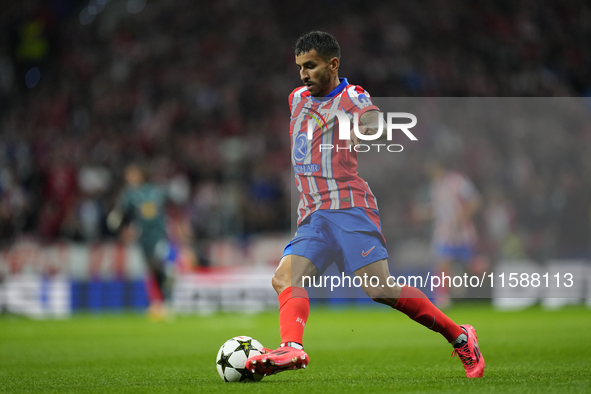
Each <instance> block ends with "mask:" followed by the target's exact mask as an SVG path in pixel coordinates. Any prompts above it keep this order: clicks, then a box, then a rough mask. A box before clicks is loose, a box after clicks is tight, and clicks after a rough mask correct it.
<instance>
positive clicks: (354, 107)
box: [343, 85, 380, 116]
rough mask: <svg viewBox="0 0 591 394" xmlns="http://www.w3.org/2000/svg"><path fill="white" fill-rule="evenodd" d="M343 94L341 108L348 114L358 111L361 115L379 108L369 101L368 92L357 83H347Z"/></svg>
mask: <svg viewBox="0 0 591 394" xmlns="http://www.w3.org/2000/svg"><path fill="white" fill-rule="evenodd" d="M344 96H345V101H344V102H343V109H344V110H345V111H346V112H348V113H350V114H354V113H358V114H359V116H361V114H363V113H365V112H367V111H379V110H380V109H379V108H378V107H377V106H376V105H374V104H373V102H372V101H371V96H370V95H369V93H368V92H367V91H366V90H365V89H363V88H362V87H361V86H359V85H349V86H348V87H347V93H346V95H344Z"/></svg>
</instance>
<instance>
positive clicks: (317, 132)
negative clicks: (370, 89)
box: [289, 78, 378, 225]
mask: <svg viewBox="0 0 591 394" xmlns="http://www.w3.org/2000/svg"><path fill="white" fill-rule="evenodd" d="M340 80H341V83H340V84H339V85H338V86H337V87H336V88H335V89H334V90H333V91H332V92H331V93H330V94H329V95H327V96H326V97H320V98H316V97H312V96H311V95H310V92H309V91H308V89H307V88H306V87H305V86H302V87H299V88H297V89H295V90H294V91H293V92H292V93H291V94H290V95H289V106H290V109H291V122H290V131H289V133H290V137H291V160H292V164H293V168H294V172H295V182H296V186H297V188H298V190H299V192H300V202H299V205H298V225H299V224H300V223H301V222H302V220H304V219H305V218H306V217H308V216H309V215H310V214H311V213H313V212H315V211H317V210H320V209H346V208H353V207H360V208H366V209H377V201H376V198H375V196H374V195H373V193H372V192H371V190H370V188H369V185H368V184H367V182H365V181H364V180H363V179H362V178H361V177H359V176H358V175H357V152H356V151H355V150H354V149H353V147H347V141H346V140H340V139H339V122H338V119H337V116H335V115H329V114H326V113H323V112H322V111H323V110H325V109H331V110H340V111H343V112H345V113H346V114H347V115H348V116H349V119H351V120H352V119H353V116H354V114H355V113H358V114H359V117H361V114H363V113H364V112H367V111H369V110H378V107H376V106H375V105H373V104H372V102H371V98H370V96H369V93H367V92H366V91H365V90H364V89H363V88H362V87H361V86H357V85H350V84H349V82H348V81H347V79H346V78H341V79H340ZM321 117H322V118H321ZM308 120H312V122H311V123H313V125H314V131H313V137H312V139H311V140H309V139H308V136H307V131H308V123H309V122H308ZM351 127H352V126H351ZM321 144H322V146H323V149H322V150H321V149H320V148H321ZM330 146H332V148H330V149H329V148H328V147H330ZM325 148H326V149H325Z"/></svg>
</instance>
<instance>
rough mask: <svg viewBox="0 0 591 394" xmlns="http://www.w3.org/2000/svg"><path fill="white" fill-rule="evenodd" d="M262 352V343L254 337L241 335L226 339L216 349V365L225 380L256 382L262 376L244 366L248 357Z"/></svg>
mask: <svg viewBox="0 0 591 394" xmlns="http://www.w3.org/2000/svg"><path fill="white" fill-rule="evenodd" d="M262 353H263V345H261V343H260V342H259V341H257V340H256V339H253V338H251V337H246V336H241V337H234V338H232V339H228V340H227V341H226V342H225V343H224V344H223V345H222V347H221V348H220V350H219V351H218V355H217V357H216V366H217V368H218V373H219V374H220V377H221V378H222V379H223V380H224V381H225V382H258V381H260V380H261V379H262V378H263V376H262V375H257V374H253V373H252V372H250V371H247V370H246V368H245V365H246V360H247V359H248V358H249V357H252V356H257V355H259V354H262Z"/></svg>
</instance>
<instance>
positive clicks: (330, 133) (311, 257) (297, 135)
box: [246, 31, 484, 377]
mask: <svg viewBox="0 0 591 394" xmlns="http://www.w3.org/2000/svg"><path fill="white" fill-rule="evenodd" d="M295 62H296V65H297V66H298V68H299V70H300V78H301V80H302V82H303V83H304V86H302V87H299V88H297V89H295V90H294V91H293V92H292V93H291V94H290V96H289V106H290V109H291V123H290V136H291V147H292V162H293V164H294V171H295V181H296V185H297V187H298V189H299V191H300V202H299V207H298V229H297V232H296V234H295V236H294V238H293V239H292V240H291V242H290V243H289V244H288V245H287V246H286V248H285V251H284V253H283V256H282V258H281V260H280V262H279V266H278V268H277V270H276V271H275V275H274V276H273V287H274V289H275V291H276V292H277V294H278V296H279V326H280V327H279V328H280V334H281V346H280V347H279V348H278V349H276V350H273V351H271V350H269V349H266V351H267V352H266V353H265V354H262V355H259V356H255V357H251V358H249V359H248V360H247V362H246V368H247V369H248V370H250V371H251V372H254V373H258V374H262V375H271V374H275V373H277V372H281V371H285V370H291V369H299V368H305V367H306V365H307V364H308V362H309V357H308V355H307V354H306V353H305V352H304V349H303V345H302V344H303V333H304V327H305V326H306V322H307V320H308V314H309V310H310V302H309V299H308V294H307V291H306V290H305V289H304V288H303V283H302V277H303V276H313V275H316V274H318V273H322V272H323V271H324V270H325V269H326V268H327V267H328V266H329V265H331V264H332V263H333V262H336V264H337V266H338V267H339V269H341V270H342V271H343V272H344V273H345V274H351V273H354V274H355V275H357V276H361V277H363V276H364V275H367V276H369V277H372V276H376V277H378V278H379V279H380V283H387V278H388V276H389V275H390V273H389V270H388V262H387V258H388V253H387V251H386V244H385V241H384V237H383V235H382V233H381V224H380V218H379V215H378V208H377V204H376V199H375V197H374V195H373V194H372V192H371V190H370V189H369V186H368V185H367V183H366V182H365V181H364V180H363V179H361V178H360V177H359V176H358V175H357V171H356V170H357V153H356V151H355V150H354V149H347V147H348V146H349V143H348V141H344V140H340V139H339V138H338V134H339V133H338V130H339V128H338V122H337V119H336V118H337V117H336V116H332V117H331V116H328V117H327V120H328V122H327V123H326V124H327V125H332V127H329V128H328V130H327V129H326V128H327V127H326V126H325V125H324V124H323V122H322V119H318V118H317V119H316V120H317V121H318V122H317V123H319V124H318V125H317V126H316V128H315V129H314V130H313V138H312V140H308V139H307V137H306V134H307V129H308V127H309V126H308V125H311V124H312V122H308V120H309V119H312V118H313V117H312V115H311V114H317V115H316V116H318V114H320V115H321V116H322V112H323V110H326V109H333V110H334V109H338V110H342V111H345V112H347V113H348V114H351V116H354V114H357V115H358V116H359V123H360V126H359V131H360V132H361V133H363V134H375V133H376V132H377V127H376V124H377V119H378V117H379V116H381V113H380V112H379V110H378V108H377V107H376V106H374V105H372V104H371V99H370V97H369V94H368V93H367V92H366V91H365V90H363V88H361V87H360V86H356V85H351V84H349V82H348V81H347V79H345V78H339V76H338V70H339V64H340V48H339V44H338V42H337V41H336V40H335V38H334V37H333V36H331V35H330V34H328V33H325V32H320V31H312V32H310V33H307V34H305V35H303V36H302V37H300V38H299V39H298V40H297V42H296V45H295ZM325 113H326V112H325ZM352 140H353V143H355V142H356V141H355V140H354V138H352ZM321 144H326V145H324V146H329V145H333V146H335V147H336V146H339V147H340V148H341V149H340V150H339V151H337V150H336V149H324V150H322V151H321V150H320V145H321ZM364 285H365V284H364ZM363 290H364V291H365V293H366V294H367V295H368V296H369V297H371V298H372V299H373V300H374V301H376V302H379V303H383V304H386V305H388V306H390V307H392V308H394V309H397V310H399V311H401V312H403V313H405V314H406V315H408V316H409V317H410V318H411V319H413V320H414V321H416V322H417V323H419V324H421V325H423V326H425V327H427V328H428V329H430V330H433V331H435V332H438V333H440V334H441V335H443V337H444V338H445V339H446V340H447V341H448V342H449V343H450V344H451V345H452V346H453V348H454V351H453V353H452V355H456V354H457V355H458V356H459V358H460V360H461V361H462V363H463V365H464V368H465V370H466V375H467V376H468V377H482V375H483V372H484V358H483V357H482V354H481V353H480V350H479V348H478V340H477V337H476V331H475V330H474V328H473V327H472V326H470V325H462V326H459V325H457V324H455V323H454V322H453V321H452V320H451V319H450V318H449V317H447V316H446V315H445V314H444V313H443V312H441V311H440V310H439V309H437V308H436V307H435V306H434V305H433V304H432V303H431V302H430V301H429V299H428V298H427V297H425V295H424V294H423V292H421V291H420V290H419V289H417V288H414V287H411V286H404V287H390V286H384V287H381V286H378V287H371V286H367V287H365V286H364V287H363Z"/></svg>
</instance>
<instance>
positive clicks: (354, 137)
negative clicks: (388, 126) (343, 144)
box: [347, 124, 369, 148]
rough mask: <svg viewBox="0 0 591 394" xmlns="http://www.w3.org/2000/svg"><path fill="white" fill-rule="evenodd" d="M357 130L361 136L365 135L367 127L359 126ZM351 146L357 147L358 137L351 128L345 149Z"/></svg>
mask: <svg viewBox="0 0 591 394" xmlns="http://www.w3.org/2000/svg"><path fill="white" fill-rule="evenodd" d="M358 130H359V133H361V134H362V135H366V134H367V132H368V130H369V127H368V126H365V125H362V124H360V125H359V128H358ZM351 145H353V146H357V145H359V137H357V134H355V131H354V130H353V128H351V130H350V131H349V139H348V140H347V148H348V147H349V146H351Z"/></svg>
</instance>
